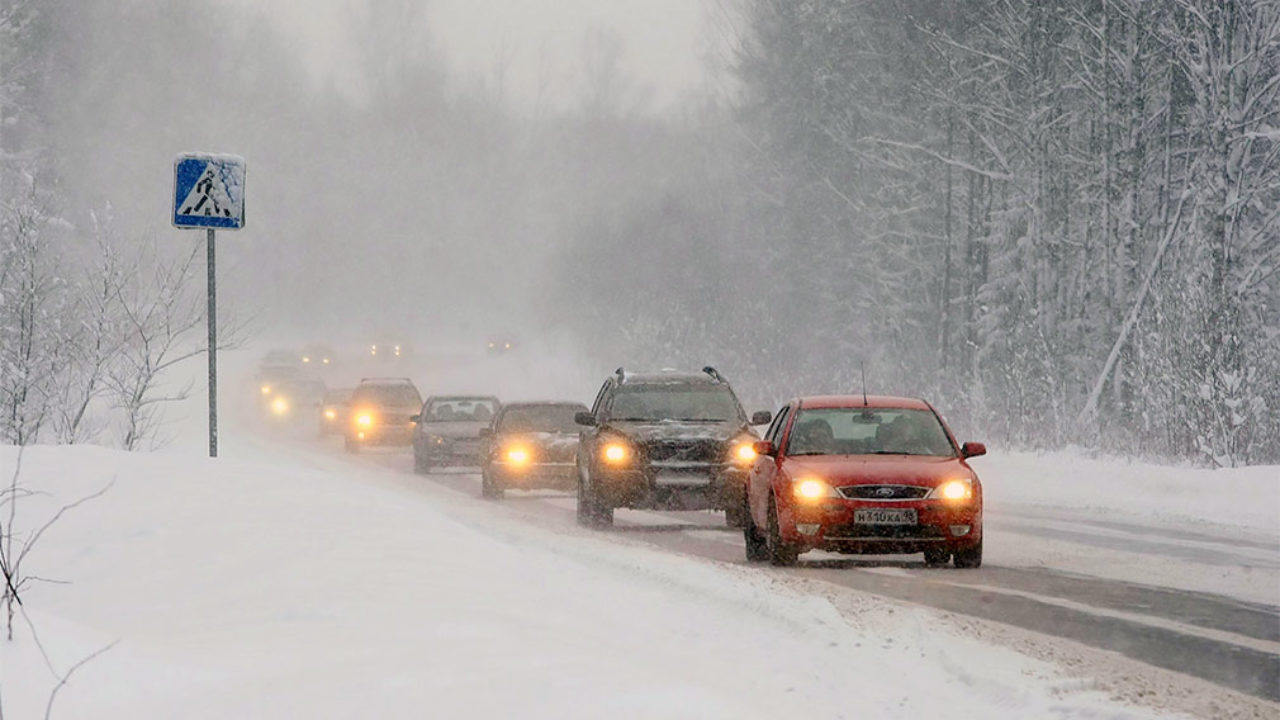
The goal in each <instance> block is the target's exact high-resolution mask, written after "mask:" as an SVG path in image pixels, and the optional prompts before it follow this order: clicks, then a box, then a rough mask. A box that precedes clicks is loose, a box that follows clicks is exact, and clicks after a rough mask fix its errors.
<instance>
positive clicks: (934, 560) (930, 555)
mask: <svg viewBox="0 0 1280 720" xmlns="http://www.w3.org/2000/svg"><path fill="white" fill-rule="evenodd" d="M949 562H951V551H950V550H947V549H945V548H934V549H931V550H925V551H924V564H925V565H927V566H929V567H942V566H943V565H946V564H947V563H949Z"/></svg>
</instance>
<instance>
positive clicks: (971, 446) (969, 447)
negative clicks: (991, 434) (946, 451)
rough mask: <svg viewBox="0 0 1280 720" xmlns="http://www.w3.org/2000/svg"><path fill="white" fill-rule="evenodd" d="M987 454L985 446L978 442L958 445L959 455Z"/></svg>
mask: <svg viewBox="0 0 1280 720" xmlns="http://www.w3.org/2000/svg"><path fill="white" fill-rule="evenodd" d="M986 454H987V446H986V445H983V444H982V443H980V442H967V443H965V444H964V445H961V446H960V455H962V456H963V457H966V458H971V457H978V456H979V455H986Z"/></svg>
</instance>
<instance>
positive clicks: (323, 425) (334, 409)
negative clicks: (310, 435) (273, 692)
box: [320, 388, 353, 435]
mask: <svg viewBox="0 0 1280 720" xmlns="http://www.w3.org/2000/svg"><path fill="white" fill-rule="evenodd" d="M352 392H353V390H352V388H340V389H336V390H329V391H327V392H325V394H324V399H323V400H322V401H321V403H320V434H321V435H341V434H343V433H344V432H345V431H346V427H347V413H348V411H349V410H350V407H351V394H352Z"/></svg>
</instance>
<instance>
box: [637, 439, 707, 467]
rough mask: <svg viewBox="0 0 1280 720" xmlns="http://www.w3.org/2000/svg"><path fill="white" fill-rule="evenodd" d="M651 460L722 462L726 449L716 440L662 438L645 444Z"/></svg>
mask: <svg viewBox="0 0 1280 720" xmlns="http://www.w3.org/2000/svg"><path fill="white" fill-rule="evenodd" d="M644 452H645V455H646V456H647V457H648V458H649V461H650V462H670V461H677V462H705V463H715V462H720V460H721V456H722V455H723V454H724V449H723V447H722V445H721V443H719V442H717V441H715V440H661V441H656V442H652V443H648V444H646V445H645V446H644Z"/></svg>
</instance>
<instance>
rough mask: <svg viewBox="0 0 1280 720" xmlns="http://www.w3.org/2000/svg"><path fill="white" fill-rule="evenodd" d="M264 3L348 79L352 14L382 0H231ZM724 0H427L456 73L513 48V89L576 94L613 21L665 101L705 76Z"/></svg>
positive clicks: (490, 62)
mask: <svg viewBox="0 0 1280 720" xmlns="http://www.w3.org/2000/svg"><path fill="white" fill-rule="evenodd" d="M225 1H226V2H230V3H233V4H239V5H243V6H245V7H252V8H254V9H256V10H258V11H260V12H264V13H266V14H267V15H269V16H270V17H272V18H273V19H275V20H276V21H277V22H279V23H280V24H281V27H282V29H283V30H284V32H285V33H286V34H287V35H288V36H289V37H291V38H293V39H294V40H295V41H296V42H297V43H298V47H299V51H300V52H302V53H304V55H305V56H306V57H307V58H308V59H309V62H310V64H311V65H312V67H313V68H315V70H316V72H317V74H318V75H319V76H321V77H326V78H330V77H331V78H334V79H336V80H337V82H339V83H345V82H349V81H350V80H351V78H350V76H349V75H347V74H346V72H345V70H344V68H345V66H346V65H347V64H348V62H347V61H348V60H349V57H350V55H349V53H350V52H351V51H350V49H349V46H348V45H346V39H345V35H344V30H343V24H344V23H345V22H347V20H348V19H349V18H350V17H351V15H352V13H353V9H356V10H359V11H363V10H364V9H365V8H370V9H373V10H374V11H376V10H377V8H378V7H379V2H378V0H307V2H305V3H294V2H288V3H286V2H272V3H261V2H256V1H255V0H225ZM717 1H718V0H422V2H423V3H424V5H425V6H426V8H427V23H428V25H429V32H430V33H431V36H432V39H433V40H434V42H435V44H436V45H437V47H439V48H440V49H441V50H442V51H443V53H444V54H445V56H446V58H447V59H448V61H449V63H450V66H451V68H452V70H453V77H454V80H455V82H457V81H462V82H465V81H467V80H468V79H471V78H476V77H481V78H485V79H492V78H493V77H494V76H495V72H494V71H495V68H496V67H497V66H498V65H499V64H500V63H499V59H500V58H503V57H505V58H508V63H507V71H506V83H505V84H506V89H507V93H508V94H509V95H510V96H511V97H512V98H513V99H515V100H516V101H517V102H518V103H520V104H522V105H526V106H527V105H531V104H532V101H533V98H534V97H536V96H538V94H539V88H541V93H542V97H543V101H544V102H548V103H550V104H551V105H552V106H562V105H564V104H566V103H567V102H570V101H571V99H572V98H573V96H574V93H575V91H576V89H577V88H578V87H580V85H581V82H582V75H581V68H580V66H579V60H580V58H581V56H582V49H583V45H584V38H585V36H586V34H587V32H588V30H589V29H592V28H607V29H611V30H612V31H614V32H616V33H617V34H618V36H619V37H620V38H621V39H622V41H623V44H624V55H623V59H622V67H623V70H624V72H625V73H626V74H627V75H628V76H629V77H630V78H631V79H632V81H633V84H634V85H635V86H637V89H639V90H640V91H641V92H643V93H644V95H646V96H647V97H648V98H649V105H648V109H660V108H662V107H665V106H667V105H669V104H670V103H671V102H672V101H673V100H675V99H677V98H679V97H681V96H682V95H684V94H685V93H687V92H689V91H691V90H694V89H696V88H697V87H699V86H700V85H701V84H702V83H703V81H704V72H703V62H702V61H703V58H704V56H705V55H706V54H707V51H708V47H709V38H711V37H712V33H709V32H707V26H708V24H709V17H711V11H710V8H714V7H715V6H716V2H717ZM357 94H358V93H357Z"/></svg>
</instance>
